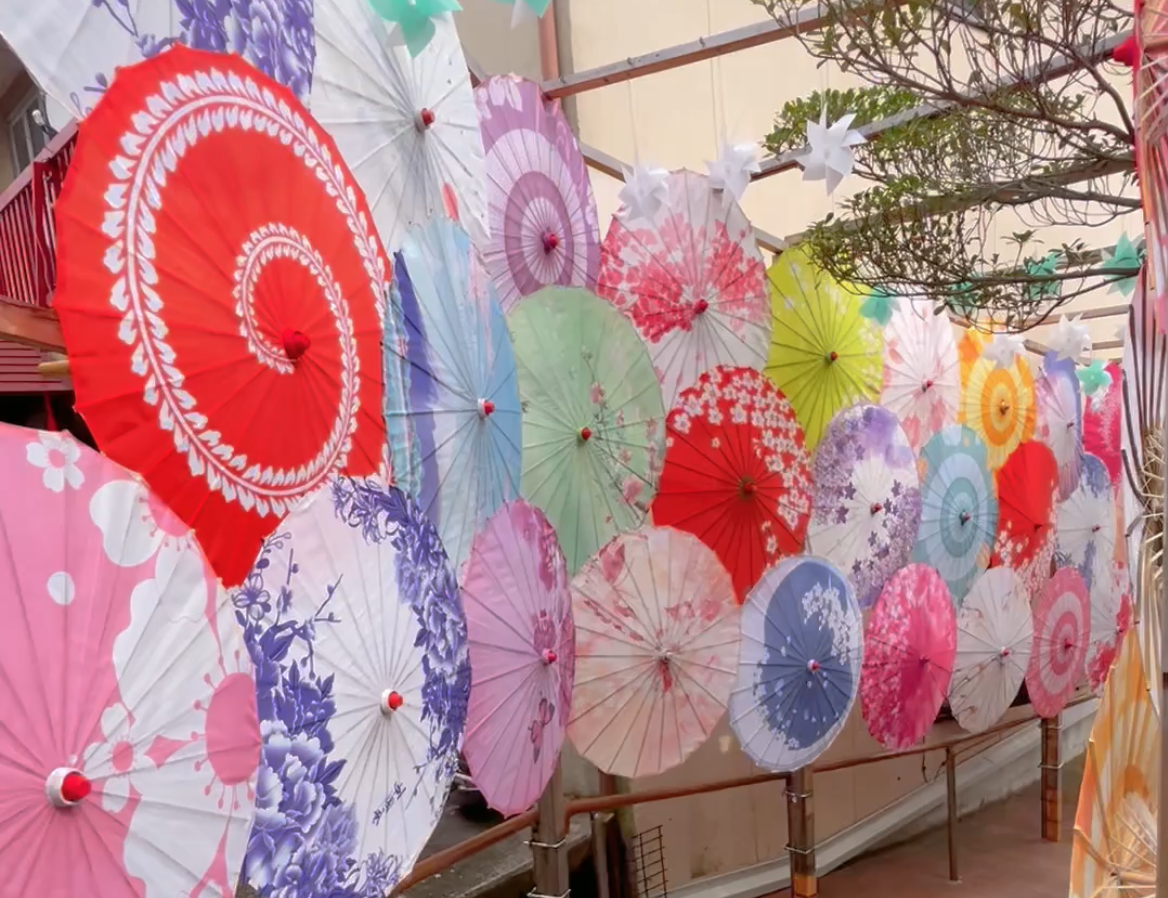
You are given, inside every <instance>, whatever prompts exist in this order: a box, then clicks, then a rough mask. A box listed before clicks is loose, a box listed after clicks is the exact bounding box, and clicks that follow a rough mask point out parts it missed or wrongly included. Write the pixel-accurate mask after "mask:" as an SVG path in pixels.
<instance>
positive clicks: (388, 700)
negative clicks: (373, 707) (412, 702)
mask: <svg viewBox="0 0 1168 898" xmlns="http://www.w3.org/2000/svg"><path fill="white" fill-rule="evenodd" d="M405 703H406V700H405V699H404V698H402V695H401V693H400V692H397V691H395V690H393V689H386V690H385V692H383V693H382V694H381V713H382V714H385V715H387V716H388V715H390V714H392V713H393V712H394V711H396V710H397V709H398V708H400V707H401V706H402V705H404V704H405Z"/></svg>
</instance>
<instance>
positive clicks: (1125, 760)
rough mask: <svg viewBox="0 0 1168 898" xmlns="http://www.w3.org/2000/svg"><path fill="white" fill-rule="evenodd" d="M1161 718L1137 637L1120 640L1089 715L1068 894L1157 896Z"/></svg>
mask: <svg viewBox="0 0 1168 898" xmlns="http://www.w3.org/2000/svg"><path fill="white" fill-rule="evenodd" d="M1161 742H1162V735H1161V728H1160V716H1159V714H1158V713H1157V712H1156V709H1155V707H1154V706H1153V704H1152V701H1151V698H1150V697H1149V695H1148V688H1147V672H1146V671H1145V670H1144V666H1143V663H1142V661H1141V660H1140V652H1139V648H1138V644H1137V641H1136V640H1135V639H1128V640H1125V641H1124V645H1123V648H1122V650H1121V652H1120V656H1119V660H1118V661H1117V662H1116V665H1115V668H1114V669H1113V670H1112V672H1111V676H1110V677H1108V678H1107V685H1106V686H1105V687H1104V690H1103V700H1102V701H1101V702H1100V703H1099V710H1098V711H1097V712H1096V713H1095V722H1094V724H1093V725H1092V727H1091V738H1090V739H1089V740H1088V741H1087V758H1086V762H1085V764H1084V767H1083V784H1082V785H1081V786H1080V787H1079V803H1078V810H1077V811H1076V812H1075V835H1074V843H1073V847H1072V849H1071V888H1070V896H1071V898H1129V896H1136V898H1151V896H1152V895H1154V894H1155V893H1156V859H1157V848H1156V840H1157V832H1158V825H1159V808H1160V777H1161V776H1162V775H1163V772H1162V771H1163V765H1162V762H1161V759H1160V749H1161Z"/></svg>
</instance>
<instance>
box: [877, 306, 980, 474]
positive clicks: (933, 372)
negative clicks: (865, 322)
mask: <svg viewBox="0 0 1168 898" xmlns="http://www.w3.org/2000/svg"><path fill="white" fill-rule="evenodd" d="M880 402H881V404H882V405H883V406H884V407H885V408H887V409H889V410H890V411H891V412H892V413H893V414H895V415H896V417H897V418H899V419H900V425H901V427H903V428H904V433H905V436H907V437H908V441H909V443H910V444H912V447H913V449H915V450H917V451H918V452H919V451H920V449H921V447H922V446H923V445H924V444H925V443H926V442H927V441H928V439H929V437H931V436H932V435H933V434H935V433H938V432H939V431H940V430H941V428H942V427H944V426H945V425H946V424H949V423H951V422H953V421H955V420H956V419H957V407H958V404H959V403H960V402H961V374H960V368H959V365H958V361H957V345H956V343H955V342H954V340H953V324H952V323H951V322H950V320H949V318H948V316H946V315H934V314H933V310H932V308H931V307H929V306H923V305H918V304H914V303H912V302H910V301H909V300H907V299H900V300H899V301H898V304H897V306H896V308H895V309H894V310H893V312H892V318H891V319H890V320H889V322H888V325H887V326H886V327H885V328H884V389H883V391H882V392H881V394H880Z"/></svg>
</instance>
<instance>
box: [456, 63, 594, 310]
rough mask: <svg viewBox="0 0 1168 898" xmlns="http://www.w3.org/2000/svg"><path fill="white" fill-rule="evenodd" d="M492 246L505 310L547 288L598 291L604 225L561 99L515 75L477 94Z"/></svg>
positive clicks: (486, 257)
mask: <svg viewBox="0 0 1168 898" xmlns="http://www.w3.org/2000/svg"><path fill="white" fill-rule="evenodd" d="M475 104H476V106H477V107H478V111H479V125H480V129H481V131H482V135H483V150H484V151H485V153H486V161H487V207H488V208H487V214H488V219H489V222H488V223H489V224H490V229H491V239H490V241H489V242H488V244H487V246H486V247H485V248H484V249H483V261H484V262H485V263H486V266H487V271H488V272H489V273H490V275H491V279H492V280H493V281H494V282H495V286H496V287H497V288H498V290H499V302H500V303H501V304H502V306H503V311H504V312H506V311H508V310H509V309H510V308H511V306H513V305H514V304H515V303H516V302H518V301H519V299H521V298H522V297H524V296H530V295H531V294H532V293H535V292H536V291H537V290H539V289H540V288H541V287H549V286H552V285H557V284H558V285H559V286H561V287H587V288H588V289H589V290H593V289H595V287H596V273H597V270H598V268H599V267H600V222H599V219H598V218H597V215H596V200H595V198H594V197H593V196H592V182H591V181H590V180H589V179H588V169H587V168H586V167H585V165H584V157H583V156H582V155H581V154H580V147H579V145H578V144H577V143H576V138H575V136H574V135H573V134H572V128H571V126H570V125H569V124H568V121H567V119H565V118H564V114H563V113H562V112H561V111H560V103H559V100H547V99H545V98H544V95H543V92H542V91H541V90H540V89H539V85H538V84H536V83H535V82H533V81H526V80H524V79H523V78H519V77H517V76H515V75H496V76H495V77H493V78H488V79H487V80H486V81H484V82H483V83H482V84H480V85H479V86H478V87H476V88H475Z"/></svg>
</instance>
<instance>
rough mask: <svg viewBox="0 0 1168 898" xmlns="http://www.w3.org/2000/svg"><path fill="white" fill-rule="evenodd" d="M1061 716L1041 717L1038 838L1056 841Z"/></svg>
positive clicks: (1059, 826)
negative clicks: (1040, 795)
mask: <svg viewBox="0 0 1168 898" xmlns="http://www.w3.org/2000/svg"><path fill="white" fill-rule="evenodd" d="M1061 725H1062V715H1061V714H1059V715H1056V716H1055V717H1044V718H1043V719H1042V723H1041V726H1042V764H1041V765H1040V768H1039V769H1040V771H1041V774H1042V775H1041V794H1042V840H1043V841H1044V842H1058V841H1059V840H1060V839H1061V838H1062V823H1063V790H1062V773H1063V768H1062V758H1061V757H1060V746H1059V732H1060V729H1061Z"/></svg>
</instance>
